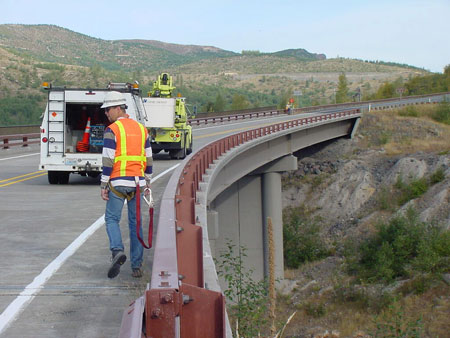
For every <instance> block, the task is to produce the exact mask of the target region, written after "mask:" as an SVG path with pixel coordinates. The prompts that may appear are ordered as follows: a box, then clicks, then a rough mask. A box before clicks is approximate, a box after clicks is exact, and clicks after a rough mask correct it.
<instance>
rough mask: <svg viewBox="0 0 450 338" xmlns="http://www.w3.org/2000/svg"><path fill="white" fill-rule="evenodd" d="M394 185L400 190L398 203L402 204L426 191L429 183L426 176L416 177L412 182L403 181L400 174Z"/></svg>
mask: <svg viewBox="0 0 450 338" xmlns="http://www.w3.org/2000/svg"><path fill="white" fill-rule="evenodd" d="M394 187H395V188H396V189H397V190H398V192H399V195H400V196H399V197H398V204H399V205H402V204H405V203H406V202H408V201H410V200H412V199H414V198H417V197H419V196H421V195H423V194H424V193H426V192H427V190H428V187H429V185H428V180H427V179H426V178H425V177H422V178H415V179H413V180H412V181H411V182H409V183H405V182H403V179H402V177H401V176H399V177H398V178H397V182H396V183H395V185H394Z"/></svg>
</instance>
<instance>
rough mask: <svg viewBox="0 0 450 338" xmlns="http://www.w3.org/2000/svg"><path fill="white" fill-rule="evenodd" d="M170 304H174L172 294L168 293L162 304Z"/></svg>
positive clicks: (163, 297)
mask: <svg viewBox="0 0 450 338" xmlns="http://www.w3.org/2000/svg"><path fill="white" fill-rule="evenodd" d="M168 303H173V297H172V295H171V294H169V293H166V294H165V295H162V297H161V304H168Z"/></svg>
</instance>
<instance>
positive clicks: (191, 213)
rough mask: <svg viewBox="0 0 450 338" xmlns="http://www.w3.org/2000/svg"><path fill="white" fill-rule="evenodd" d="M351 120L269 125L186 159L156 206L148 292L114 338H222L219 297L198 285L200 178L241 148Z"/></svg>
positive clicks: (200, 269)
mask: <svg viewBox="0 0 450 338" xmlns="http://www.w3.org/2000/svg"><path fill="white" fill-rule="evenodd" d="M356 114H360V110H359V109H353V110H348V111H342V112H337V113H328V114H323V115H318V116H312V117H305V118H299V119H295V120H290V121H286V122H281V123H275V124H272V125H269V126H265V127H260V128H256V129H252V130H249V131H244V132H240V133H237V134H233V135H230V136H227V137H224V138H222V139H220V140H217V141H214V142H212V143H210V144H208V145H206V146H205V147H203V148H201V149H200V150H198V151H197V152H195V153H194V154H193V155H191V156H190V157H188V158H187V159H186V160H185V161H184V162H183V163H184V165H183V166H179V167H178V168H177V169H176V171H175V172H174V173H173V174H172V176H171V178H170V180H169V183H168V185H167V187H166V190H165V191H164V194H163V197H162V200H161V205H160V212H159V221H158V231H157V238H156V243H155V255H154V258H153V266H152V279H151V284H150V288H149V289H147V291H146V292H145V294H144V296H143V297H140V298H139V299H138V300H136V301H135V302H133V303H132V304H130V306H129V308H128V309H127V310H126V311H125V312H124V314H123V318H122V327H121V331H120V337H127V338H130V337H136V338H137V337H141V334H142V332H144V333H145V335H146V336H147V337H154V338H157V337H196V338H203V337H204V338H209V337H223V338H224V337H226V327H225V299H224V296H223V294H222V293H221V292H216V291H211V290H208V289H206V288H205V285H204V273H203V244H202V243H203V242H202V237H203V230H202V227H201V225H198V219H197V217H196V214H195V204H196V197H197V191H198V190H199V184H200V182H201V181H202V178H203V175H205V173H206V170H207V169H208V168H209V166H210V165H211V164H213V163H214V161H215V160H217V159H218V158H219V156H221V155H224V154H225V153H226V152H227V151H228V150H230V149H231V148H234V147H237V146H239V145H241V144H243V143H245V142H248V141H251V140H254V139H256V138H259V137H262V136H266V135H269V134H272V133H276V132H278V131H282V130H286V129H290V128H295V127H298V126H303V125H307V124H311V123H316V122H321V121H326V120H331V119H338V118H341V117H345V116H350V115H356ZM142 315H143V318H144V319H143V320H142ZM139 316H141V318H139ZM139 325H140V326H139Z"/></svg>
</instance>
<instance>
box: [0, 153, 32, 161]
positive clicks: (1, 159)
mask: <svg viewBox="0 0 450 338" xmlns="http://www.w3.org/2000/svg"><path fill="white" fill-rule="evenodd" d="M39 154H40V153H33V154H27V155H20V156H14V157H6V158H0V161H6V160H13V159H15V158H21V157H28V156H34V155H39Z"/></svg>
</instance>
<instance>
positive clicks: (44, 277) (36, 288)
mask: <svg viewBox="0 0 450 338" xmlns="http://www.w3.org/2000/svg"><path fill="white" fill-rule="evenodd" d="M179 165H180V163H178V164H176V165H174V166H173V167H170V168H169V169H167V170H165V171H163V172H162V173H160V174H158V175H157V176H156V177H155V178H154V179H152V182H155V181H156V180H158V179H159V178H161V177H163V176H164V175H166V174H167V173H169V172H171V171H172V170H174V169H175V168H176V167H178V166H179ZM103 224H105V215H102V216H101V217H100V218H99V219H97V220H96V221H95V222H94V223H93V224H92V225H91V226H89V228H87V229H86V230H84V231H83V232H82V233H81V235H79V236H78V237H77V238H76V239H75V240H74V241H73V242H72V243H71V244H70V245H69V246H68V247H67V248H65V249H64V250H63V251H62V252H61V253H60V254H59V256H58V257H56V258H55V259H54V260H53V261H52V262H51V263H50V264H49V265H47V267H46V268H45V269H44V270H42V272H41V273H40V274H39V275H38V276H36V277H35V278H34V280H33V282H31V283H30V284H28V285H27V286H26V287H25V289H24V290H23V291H22V292H21V293H20V294H19V296H17V298H16V299H15V300H14V301H12V302H11V303H10V304H9V305H8V307H7V308H6V309H5V310H4V311H3V313H2V314H1V315H0V334H2V332H3V331H4V330H6V328H7V327H8V326H9V325H10V324H11V322H13V321H14V320H15V319H16V318H17V316H18V315H19V314H20V313H21V312H22V311H23V310H25V307H26V306H27V305H28V304H30V302H31V301H32V300H33V299H34V297H35V296H36V295H37V294H38V293H39V292H40V291H41V290H42V288H43V287H44V284H45V283H46V282H47V281H48V280H49V279H50V278H51V277H52V276H53V275H54V274H55V272H56V271H58V269H59V268H60V267H61V266H62V265H63V264H64V262H65V261H66V260H67V259H68V258H69V257H70V256H72V255H73V254H74V253H75V252H76V251H77V250H78V249H79V248H80V247H81V246H82V245H83V244H84V242H86V241H87V240H88V238H89V237H91V236H92V235H93V234H94V233H95V232H96V231H97V230H98V229H99V228H100V227H101V226H102V225H103Z"/></svg>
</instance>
